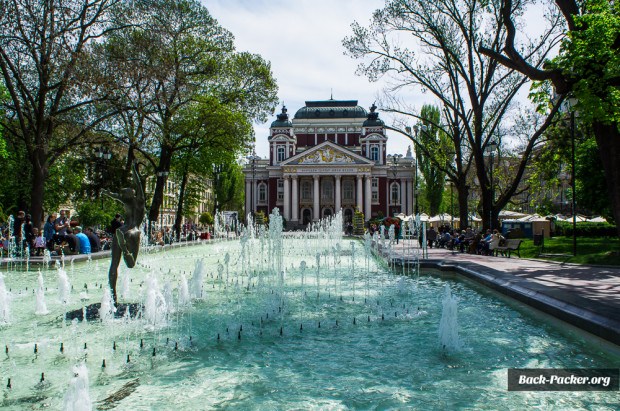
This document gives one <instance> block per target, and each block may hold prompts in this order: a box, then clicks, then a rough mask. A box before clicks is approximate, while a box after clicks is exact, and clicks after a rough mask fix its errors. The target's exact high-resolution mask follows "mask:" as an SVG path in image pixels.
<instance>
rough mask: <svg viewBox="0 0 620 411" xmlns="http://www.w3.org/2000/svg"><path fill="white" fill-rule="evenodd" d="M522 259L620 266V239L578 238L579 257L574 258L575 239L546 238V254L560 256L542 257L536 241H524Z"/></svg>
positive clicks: (521, 249)
mask: <svg viewBox="0 0 620 411" xmlns="http://www.w3.org/2000/svg"><path fill="white" fill-rule="evenodd" d="M519 251H521V257H522V258H544V259H548V260H554V261H562V262H567V263H575V264H589V265H615V266H620V238H617V237H577V256H575V257H573V237H554V238H545V249H544V254H560V256H553V257H541V256H540V253H541V249H540V247H539V246H534V240H531V239H524V240H523V243H521V248H520V249H519Z"/></svg>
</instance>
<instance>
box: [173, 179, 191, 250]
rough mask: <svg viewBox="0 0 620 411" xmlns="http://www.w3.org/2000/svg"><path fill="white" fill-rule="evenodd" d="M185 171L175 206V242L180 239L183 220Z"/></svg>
mask: <svg viewBox="0 0 620 411" xmlns="http://www.w3.org/2000/svg"><path fill="white" fill-rule="evenodd" d="M187 174H188V172H187V170H184V171H183V177H182V178H181V189H180V190H179V204H178V206H177V215H176V218H175V220H174V230H175V232H176V235H177V241H180V237H181V220H183V200H184V199H185V186H186V185H187Z"/></svg>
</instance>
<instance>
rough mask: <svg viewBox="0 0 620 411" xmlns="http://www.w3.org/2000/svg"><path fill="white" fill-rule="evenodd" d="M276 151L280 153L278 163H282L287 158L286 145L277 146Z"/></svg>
mask: <svg viewBox="0 0 620 411" xmlns="http://www.w3.org/2000/svg"><path fill="white" fill-rule="evenodd" d="M276 152H277V153H278V155H277V161H278V163H281V162H282V161H284V160H286V147H285V146H282V145H279V146H277V148H276Z"/></svg>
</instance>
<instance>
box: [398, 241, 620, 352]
mask: <svg viewBox="0 0 620 411" xmlns="http://www.w3.org/2000/svg"><path fill="white" fill-rule="evenodd" d="M412 243H413V244H414V247H416V249H417V242H415V241H411V242H409V241H408V242H407V243H406V247H411V245H412ZM403 254H404V255H405V256H406V257H407V256H411V254H412V252H411V250H410V249H407V250H405V249H404V248H403V242H402V241H401V243H400V244H398V245H396V246H395V248H394V256H395V257H396V258H399V259H400V258H402V256H403ZM421 266H422V267H424V268H435V269H440V270H450V271H456V272H458V273H460V274H463V275H465V276H467V277H469V278H471V279H473V280H476V281H479V282H482V283H484V284H485V285H487V286H490V287H491V288H493V289H495V290H497V291H499V292H501V293H504V294H506V295H509V296H511V297H514V298H516V299H518V300H520V301H522V302H525V303H527V304H529V305H531V306H534V307H535V308H538V309H541V310H542V311H545V312H547V313H549V314H552V315H554V316H556V317H558V318H560V319H562V320H564V321H567V322H569V323H571V324H573V325H576V326H578V327H579V328H582V329H585V330H587V331H589V332H591V333H593V334H595V335H598V336H599V337H602V338H605V339H607V340H609V341H611V342H613V343H615V344H617V345H620V268H615V267H596V266H584V265H577V264H562V263H556V262H548V261H541V260H531V259H521V258H518V257H517V256H516V255H513V256H512V257H511V258H506V257H492V256H481V255H472V254H461V253H458V252H457V253H453V252H452V251H450V250H446V249H443V248H440V249H437V248H432V249H430V248H429V249H428V258H426V259H423V260H421Z"/></svg>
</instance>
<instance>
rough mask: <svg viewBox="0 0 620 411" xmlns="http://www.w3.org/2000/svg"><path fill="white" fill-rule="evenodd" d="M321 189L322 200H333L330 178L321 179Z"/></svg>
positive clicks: (332, 184)
mask: <svg viewBox="0 0 620 411" xmlns="http://www.w3.org/2000/svg"><path fill="white" fill-rule="evenodd" d="M321 189H322V195H321V199H322V200H328V201H329V200H333V199H334V182H333V181H332V180H323V184H321Z"/></svg>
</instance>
